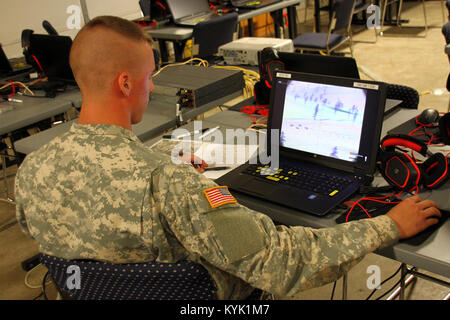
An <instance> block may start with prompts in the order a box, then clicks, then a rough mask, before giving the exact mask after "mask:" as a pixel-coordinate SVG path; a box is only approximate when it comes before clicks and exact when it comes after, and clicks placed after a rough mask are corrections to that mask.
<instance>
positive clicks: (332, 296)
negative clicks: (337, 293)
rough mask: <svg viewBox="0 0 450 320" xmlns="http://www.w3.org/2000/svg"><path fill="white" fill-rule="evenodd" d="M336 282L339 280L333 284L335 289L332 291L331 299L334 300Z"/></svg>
mask: <svg viewBox="0 0 450 320" xmlns="http://www.w3.org/2000/svg"><path fill="white" fill-rule="evenodd" d="M336 283H337V280H336V281H335V282H334V284H333V290H332V291H331V298H330V300H333V298H334V290H335V289H336Z"/></svg>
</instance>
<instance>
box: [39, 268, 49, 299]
mask: <svg viewBox="0 0 450 320" xmlns="http://www.w3.org/2000/svg"><path fill="white" fill-rule="evenodd" d="M49 274H50V273H49V272H48V271H47V273H46V274H45V276H44V278H43V279H42V293H41V295H43V296H44V300H48V297H47V294H46V292H45V283H46V282H47V277H48V276H49Z"/></svg>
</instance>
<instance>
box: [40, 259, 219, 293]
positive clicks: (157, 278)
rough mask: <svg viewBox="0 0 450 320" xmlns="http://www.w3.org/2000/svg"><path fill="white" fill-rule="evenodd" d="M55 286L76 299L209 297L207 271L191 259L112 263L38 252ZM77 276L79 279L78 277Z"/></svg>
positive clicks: (212, 288) (210, 283)
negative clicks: (67, 258)
mask: <svg viewBox="0 0 450 320" xmlns="http://www.w3.org/2000/svg"><path fill="white" fill-rule="evenodd" d="M41 263H42V264H43V265H44V266H46V267H47V269H48V270H49V274H50V276H51V277H52V278H53V280H54V281H55V283H56V285H57V286H58V289H59V290H60V291H64V292H66V293H68V294H69V295H70V296H71V297H73V298H74V299H77V300H212V299H215V298H216V291H217V290H216V288H215V285H214V283H213V281H212V279H211V277H210V275H209V274H208V271H207V270H206V269H205V268H204V267H203V266H201V265H200V264H197V263H195V262H192V261H179V262H177V263H160V262H148V263H128V264H111V263H106V262H100V261H93V260H66V259H61V258H57V257H54V256H49V255H45V254H43V255H41ZM77 277H78V278H77Z"/></svg>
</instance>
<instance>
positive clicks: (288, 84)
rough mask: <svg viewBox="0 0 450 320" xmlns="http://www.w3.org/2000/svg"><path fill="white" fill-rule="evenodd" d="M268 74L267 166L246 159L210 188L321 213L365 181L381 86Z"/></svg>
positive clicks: (375, 139)
mask: <svg viewBox="0 0 450 320" xmlns="http://www.w3.org/2000/svg"><path fill="white" fill-rule="evenodd" d="M275 76H276V77H275V81H274V85H273V87H272V91H271V102H270V113H269V119H268V129H269V130H270V131H268V134H267V137H268V138H267V146H268V147H267V150H268V152H267V154H268V155H269V156H271V157H272V158H273V159H272V160H271V161H272V162H271V163H261V162H258V161H257V159H251V160H250V161H249V162H248V163H246V164H244V165H242V166H239V167H238V168H236V169H235V170H233V171H231V172H229V173H228V174H226V175H224V176H222V177H220V178H219V179H218V180H216V182H217V183H218V184H219V185H227V186H228V187H229V188H230V189H231V190H234V191H238V192H242V193H244V194H248V195H252V196H254V197H258V198H262V199H264V200H266V201H271V202H274V203H277V204H281V205H285V206H287V207H291V208H294V209H298V210H301V211H303V212H307V213H311V214H315V215H319V216H321V215H325V214H327V213H328V212H329V211H330V210H331V209H333V208H335V207H336V206H337V205H338V204H340V203H342V202H343V201H344V200H345V199H347V198H348V197H350V196H351V195H353V194H354V193H355V192H356V191H358V189H359V187H360V186H361V185H362V184H365V183H368V182H371V181H372V179H373V174H374V172H375V167H376V166H375V165H376V156H377V150H378V145H379V141H380V134H381V126H382V121H383V111H384V105H385V100H386V88H385V84H384V83H381V82H376V81H365V80H359V79H351V78H341V77H333V76H325V75H314V74H307V73H297V72H292V71H282V72H281V71H278V72H276V75H275ZM273 129H275V131H271V130H273ZM277 130H278V131H277ZM271 132H272V134H271ZM273 132H275V134H273ZM271 136H273V137H275V138H274V139H271ZM277 151H278V153H279V157H278V159H277V158H276V154H277ZM266 158H267V156H266ZM259 159H264V157H259ZM276 160H278V161H276ZM321 181H324V185H321V183H320V182H321Z"/></svg>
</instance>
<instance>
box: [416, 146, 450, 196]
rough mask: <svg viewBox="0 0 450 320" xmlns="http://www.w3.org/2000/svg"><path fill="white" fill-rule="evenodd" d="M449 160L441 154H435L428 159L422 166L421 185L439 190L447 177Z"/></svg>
mask: <svg viewBox="0 0 450 320" xmlns="http://www.w3.org/2000/svg"><path fill="white" fill-rule="evenodd" d="M448 166H449V159H448V158H446V157H445V156H444V155H443V154H442V153H436V154H434V155H432V156H431V157H430V158H428V159H427V160H426V161H425V162H424V163H423V164H422V165H421V169H422V170H421V171H422V181H423V185H424V186H425V187H426V188H428V189H436V188H439V187H440V186H441V185H442V184H444V183H445V182H446V181H447V179H448V177H449V173H448Z"/></svg>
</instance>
